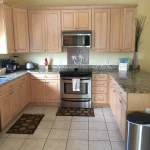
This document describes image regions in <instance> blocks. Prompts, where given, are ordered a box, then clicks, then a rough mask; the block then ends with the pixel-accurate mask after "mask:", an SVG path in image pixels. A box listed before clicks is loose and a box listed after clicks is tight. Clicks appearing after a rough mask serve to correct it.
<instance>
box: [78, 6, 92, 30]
mask: <svg viewBox="0 0 150 150" xmlns="http://www.w3.org/2000/svg"><path fill="white" fill-rule="evenodd" d="M77 29H78V30H91V9H83V10H77Z"/></svg>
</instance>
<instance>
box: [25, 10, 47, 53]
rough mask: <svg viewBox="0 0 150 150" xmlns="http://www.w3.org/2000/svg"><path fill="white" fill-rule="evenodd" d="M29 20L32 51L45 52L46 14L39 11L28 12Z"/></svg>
mask: <svg viewBox="0 0 150 150" xmlns="http://www.w3.org/2000/svg"><path fill="white" fill-rule="evenodd" d="M28 18H29V32H30V51H31V52H42V51H45V50H46V41H45V12H44V11H39V10H30V11H28Z"/></svg>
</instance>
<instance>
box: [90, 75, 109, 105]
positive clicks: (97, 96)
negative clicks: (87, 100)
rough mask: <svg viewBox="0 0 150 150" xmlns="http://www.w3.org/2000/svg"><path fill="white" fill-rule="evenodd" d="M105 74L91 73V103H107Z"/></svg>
mask: <svg viewBox="0 0 150 150" xmlns="http://www.w3.org/2000/svg"><path fill="white" fill-rule="evenodd" d="M107 103H108V102H107V74H93V75H92V104H93V105H95V106H96V105H100V104H107Z"/></svg>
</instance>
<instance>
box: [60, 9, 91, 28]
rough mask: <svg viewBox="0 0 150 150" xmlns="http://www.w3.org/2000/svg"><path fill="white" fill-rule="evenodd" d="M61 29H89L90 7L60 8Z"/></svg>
mask: <svg viewBox="0 0 150 150" xmlns="http://www.w3.org/2000/svg"><path fill="white" fill-rule="evenodd" d="M61 18H62V30H91V9H81V10H62V11H61Z"/></svg>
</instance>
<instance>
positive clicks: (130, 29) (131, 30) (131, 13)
mask: <svg viewBox="0 0 150 150" xmlns="http://www.w3.org/2000/svg"><path fill="white" fill-rule="evenodd" d="M135 17H136V8H125V9H124V23H123V24H124V27H123V51H134V50H135Z"/></svg>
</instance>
